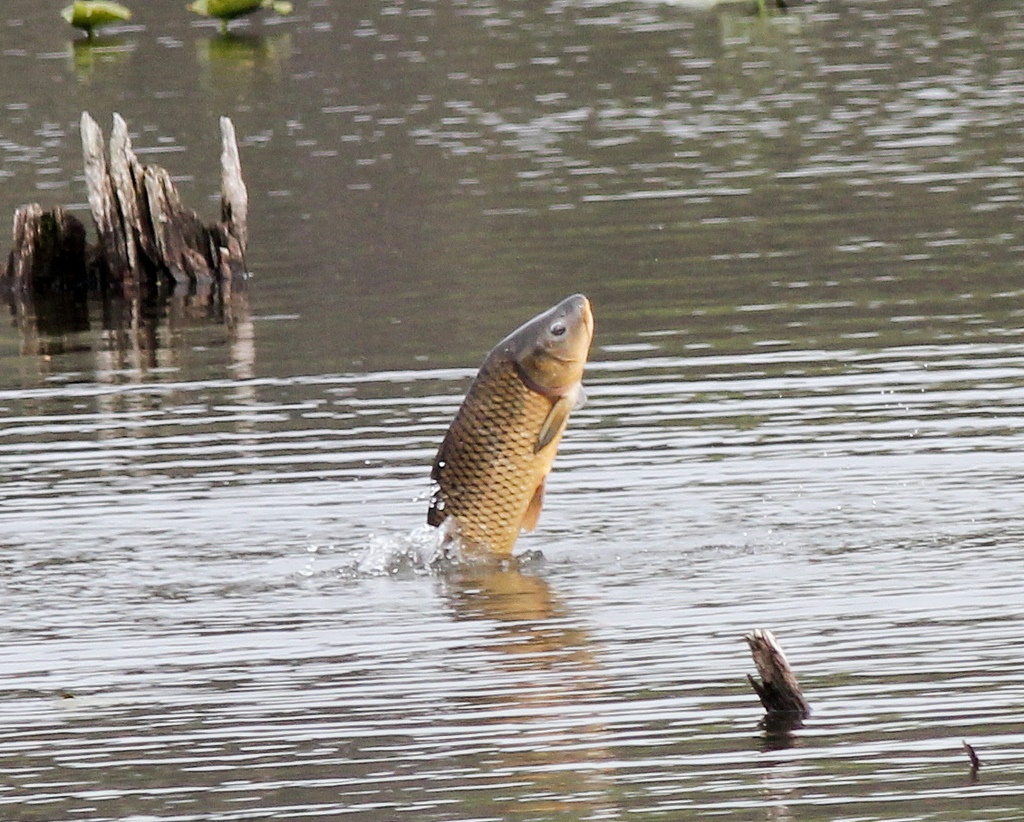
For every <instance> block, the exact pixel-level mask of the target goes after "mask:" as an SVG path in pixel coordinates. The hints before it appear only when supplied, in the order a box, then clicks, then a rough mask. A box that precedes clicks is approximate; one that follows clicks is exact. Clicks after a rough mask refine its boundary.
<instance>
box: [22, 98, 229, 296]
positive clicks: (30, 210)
mask: <svg viewBox="0 0 1024 822" xmlns="http://www.w3.org/2000/svg"><path fill="white" fill-rule="evenodd" d="M220 126H221V220H220V221H219V222H214V223H211V224H205V223H204V222H203V221H202V220H201V219H200V217H199V216H198V215H197V214H196V213H195V212H194V211H192V210H191V209H189V208H187V207H185V205H184V204H183V203H182V201H181V198H180V196H179V195H178V192H177V190H176V189H175V187H174V184H173V183H172V182H171V176H170V174H169V173H168V172H167V171H166V170H165V169H163V168H161V167H159V166H155V165H143V164H142V163H140V162H139V160H138V157H136V155H135V152H134V151H133V150H132V143H131V138H130V136H129V134H128V125H127V123H125V121H124V119H123V118H122V117H121V116H120V115H118V114H115V115H114V125H113V129H112V131H111V135H110V146H109V152H107V151H106V150H105V146H104V140H103V133H102V131H101V130H100V128H99V126H98V125H97V124H96V121H95V120H93V119H92V117H90V116H89V113H88V112H83V113H82V120H81V134H82V158H83V164H84V167H85V182H86V190H87V194H88V201H89V210H90V212H91V213H92V217H93V222H94V223H95V225H96V236H97V241H96V245H95V246H94V247H92V248H86V245H85V228H84V226H82V224H81V222H80V221H78V220H77V219H76V218H74V217H72V216H71V215H68V214H66V213H65V212H64V210H63V209H60V208H57V209H54V210H53V211H51V212H43V210H42V208H41V207H40V206H38V205H29V206H24V207H23V208H21V209H19V210H18V213H17V214H16V215H15V221H14V232H13V234H14V236H13V240H14V246H13V250H12V251H11V254H10V258H9V261H8V267H7V279H8V282H9V284H10V285H16V286H17V288H19V289H21V290H23V291H24V292H25V293H30V294H31V293H42V292H45V291H46V290H47V289H48V288H50V287H51V284H52V283H53V282H56V281H60V282H66V281H69V280H75V281H79V282H82V283H92V282H95V283H98V284H99V286H100V287H101V288H102V289H103V290H113V291H115V292H119V293H121V294H123V295H124V296H126V297H129V298H134V297H138V296H139V295H141V294H143V293H156V292H158V291H162V290H164V289H166V288H170V289H171V290H173V289H174V288H175V287H185V288H188V289H197V288H199V289H208V288H209V287H210V286H211V285H214V284H217V285H220V286H221V288H222V293H230V291H231V290H232V288H233V286H234V284H235V283H236V282H237V281H239V280H241V279H244V276H245V272H246V269H245V246H246V241H247V238H248V226H247V217H248V195H247V192H246V188H245V183H244V182H243V181H242V171H241V164H240V162H239V159H238V145H237V142H236V140H235V130H234V126H233V125H232V124H231V121H230V120H229V119H228V118H227V117H222V118H221V121H220ZM90 275H91V276H90Z"/></svg>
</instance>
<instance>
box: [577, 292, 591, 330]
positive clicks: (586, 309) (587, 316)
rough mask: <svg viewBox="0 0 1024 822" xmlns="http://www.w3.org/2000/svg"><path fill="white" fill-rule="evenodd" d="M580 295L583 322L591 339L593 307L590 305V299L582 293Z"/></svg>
mask: <svg viewBox="0 0 1024 822" xmlns="http://www.w3.org/2000/svg"><path fill="white" fill-rule="evenodd" d="M580 297H581V298H582V300H583V309H582V310H583V324H584V325H585V326H586V327H587V334H588V336H589V337H590V338H591V339H593V338H594V310H593V308H592V307H591V305H590V300H588V299H587V298H586V297H585V296H584V295H582V294H580Z"/></svg>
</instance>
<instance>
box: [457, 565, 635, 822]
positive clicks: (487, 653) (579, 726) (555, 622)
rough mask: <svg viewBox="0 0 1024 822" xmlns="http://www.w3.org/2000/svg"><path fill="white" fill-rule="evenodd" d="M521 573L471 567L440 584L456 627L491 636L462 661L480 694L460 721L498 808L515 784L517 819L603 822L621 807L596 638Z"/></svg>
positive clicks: (468, 698)
mask: <svg viewBox="0 0 1024 822" xmlns="http://www.w3.org/2000/svg"><path fill="white" fill-rule="evenodd" d="M516 565H517V563H516V562H513V563H507V562H506V563H503V564H501V565H496V564H487V565H484V564H476V565H469V564H464V565H461V566H459V567H454V568H452V569H451V571H450V572H449V573H446V574H444V575H443V576H442V577H441V578H440V579H441V588H442V590H443V592H444V595H445V597H446V600H447V602H448V603H449V606H450V608H451V610H452V612H453V614H454V617H455V619H456V620H480V621H485V622H487V623H488V624H489V625H490V626H491V628H492V629H493V634H492V635H491V636H489V637H488V639H487V641H486V642H485V643H483V644H481V645H480V646H479V648H478V649H477V652H476V653H468V654H466V655H465V656H462V657H460V661H461V662H462V663H463V664H465V663H466V662H468V661H472V662H473V665H474V667H477V666H479V670H478V671H477V670H474V671H467V675H468V676H469V677H470V678H471V680H474V681H478V682H479V683H480V686H479V687H467V688H466V689H465V692H464V694H463V695H461V696H460V700H461V701H462V702H463V703H464V707H462V708H460V709H459V711H458V713H460V714H465V718H459V717H458V716H457V717H456V719H455V722H456V724H464V725H466V726H468V727H467V729H466V730H464V731H463V735H464V737H465V740H464V741H465V742H466V743H468V744H470V746H471V747H473V748H474V749H475V750H477V754H476V755H475V758H476V763H475V764H476V767H478V768H480V769H482V770H486V771H487V772H488V773H489V780H490V781H489V786H488V790H489V791H493V792H494V794H495V798H494V800H493V801H499V797H505V796H508V794H509V792H510V789H511V787H512V785H515V791H514V794H513V796H515V799H514V800H513V801H514V809H515V812H516V813H517V814H518V813H523V812H527V813H535V814H544V815H545V816H546V818H566V819H580V818H600V816H601V815H602V814H606V813H607V812H609V811H613V810H614V809H615V802H614V799H613V796H612V789H613V780H612V777H611V773H610V771H611V760H612V755H611V752H610V750H609V736H608V729H607V728H606V727H605V726H604V725H603V724H602V722H601V721H600V720H599V719H597V718H595V716H594V714H595V712H596V706H597V705H599V704H600V703H601V702H602V701H604V700H606V699H607V694H606V684H605V683H604V682H603V680H602V676H601V671H600V668H599V663H598V660H597V657H596V655H595V653H594V647H593V644H594V643H593V639H592V638H591V637H590V635H589V634H588V632H587V630H586V628H584V627H582V626H581V625H579V624H578V622H577V620H575V619H574V617H573V614H572V612H571V609H570V608H569V607H568V606H567V605H566V604H565V603H564V602H562V601H561V600H560V598H559V597H558V596H557V595H556V594H555V593H554V592H553V591H552V590H551V588H550V586H549V585H548V583H547V582H546V581H545V580H544V579H543V578H542V577H540V576H537V575H535V574H533V573H529V572H525V573H524V572H523V571H521V570H519V568H518V567H516ZM510 725H513V726H515V730H514V732H512V733H510V729H509V726H510ZM474 740H475V741H476V742H477V743H478V746H479V747H477V745H473V744H472V742H473V741H474ZM505 780H507V781H508V782H509V783H510V784H509V785H508V786H505V785H503V784H502V782H503V781H505ZM524 781H527V782H528V783H529V787H525V788H524V786H523V784H522V783H523V782H524ZM506 801H507V800H506Z"/></svg>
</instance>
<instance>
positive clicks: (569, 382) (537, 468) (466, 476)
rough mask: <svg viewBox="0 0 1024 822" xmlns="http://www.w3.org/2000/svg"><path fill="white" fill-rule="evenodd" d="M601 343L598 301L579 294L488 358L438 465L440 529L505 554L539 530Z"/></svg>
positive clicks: (435, 497)
mask: <svg viewBox="0 0 1024 822" xmlns="http://www.w3.org/2000/svg"><path fill="white" fill-rule="evenodd" d="M593 336H594V315H593V313H592V312H591V309H590V301H589V300H588V299H587V298H586V297H584V296H583V295H582V294H575V295H573V296H572V297H568V298H567V299H565V300H562V302H560V303H559V304H558V305H556V306H555V307H554V308H550V309H548V310H547V311H545V312H544V313H543V314H539V315H538V316H536V317H534V318H533V319H532V320H530V321H529V322H527V323H526V324H524V325H522V326H520V327H519V328H518V329H516V330H515V331H513V332H512V333H511V334H509V335H508V336H507V337H506V338H505V339H504V340H502V341H501V342H500V343H498V345H497V346H495V348H494V349H493V350H492V351H491V353H490V354H488V355H487V358H486V359H485V360H484V362H483V365H482V366H481V367H480V371H479V372H478V373H477V375H476V379H474V380H473V384H472V385H471V386H470V387H469V392H468V393H467V394H466V397H465V399H464V400H463V401H462V405H461V407H460V408H459V410H458V412H457V413H456V415H455V419H454V420H453V421H452V424H451V426H450V427H449V429H448V433H447V434H445V437H444V441H443V442H442V443H441V447H440V448H439V449H438V452H437V457H436V458H435V460H434V466H433V469H432V470H431V472H430V477H431V480H433V491H432V494H431V498H430V510H429V512H428V513H427V522H428V523H429V524H430V525H434V526H439V525H441V524H442V523H444V524H445V527H446V528H447V529H448V531H449V533H450V534H452V535H453V536H457V537H458V538H459V539H460V541H461V542H462V543H463V545H465V546H466V547H468V548H471V549H484V550H489V551H491V552H493V553H495V554H498V555H508V554H511V553H512V548H513V546H514V545H515V542H516V539H517V538H518V537H519V533H520V531H522V530H526V531H532V530H533V529H534V527H535V526H536V524H537V518H538V517H539V516H540V511H541V506H542V505H543V502H544V480H545V479H546V477H547V475H548V473H549V472H550V471H551V464H552V462H553V461H554V459H555V453H556V452H557V451H558V444H559V442H560V441H561V439H562V433H563V432H564V431H565V426H566V423H567V422H568V420H569V413H570V412H571V411H572V410H573V408H575V407H576V406H577V405H579V404H580V403H581V402H582V400H583V396H584V394H583V385H582V378H583V367H584V366H585V365H586V362H587V355H588V353H589V351H590V343H591V340H592V339H593Z"/></svg>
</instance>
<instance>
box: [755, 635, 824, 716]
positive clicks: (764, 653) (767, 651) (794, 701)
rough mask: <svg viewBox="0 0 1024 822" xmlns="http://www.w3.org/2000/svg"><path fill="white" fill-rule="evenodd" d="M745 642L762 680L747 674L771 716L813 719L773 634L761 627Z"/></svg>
mask: <svg viewBox="0 0 1024 822" xmlns="http://www.w3.org/2000/svg"><path fill="white" fill-rule="evenodd" d="M744 639H746V641H747V644H748V645H749V646H750V653H751V654H752V655H753V657H754V664H755V665H756V666H757V672H758V673H759V674H760V675H761V680H760V681H758V680H756V679H755V678H754V677H753V676H751V675H750V674H747V679H748V680H749V681H750V685H751V687H752V688H753V689H754V692H755V693H756V694H757V696H758V698H759V699H760V700H761V704H762V705H764V709H765V711H767V713H768V715H769V716H774V715H782V714H788V715H790V716H793V717H794V718H797V719H806V718H807V717H808V716H810V715H811V708H810V706H809V705H808V704H807V700H806V699H804V695H803V694H802V693H801V692H800V686H799V684H797V681H796V676H795V675H794V674H793V670H792V669H791V668H790V667H789V661H788V660H787V659H786V655H785V654H784V653H783V651H782V647H781V646H780V645H779V643H778V641H777V640H776V639H775V636H774V635H773V634H772V632H771V631H768V630H764V629H760V628H759V629H757V630H755V631H751V632H750V633H749V634H747V635H746V636H745V637H744Z"/></svg>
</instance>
